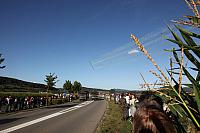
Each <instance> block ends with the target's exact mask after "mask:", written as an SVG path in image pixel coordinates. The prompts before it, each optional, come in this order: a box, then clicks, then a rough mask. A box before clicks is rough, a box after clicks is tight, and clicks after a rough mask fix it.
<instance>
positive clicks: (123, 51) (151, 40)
mask: <svg viewBox="0 0 200 133" xmlns="http://www.w3.org/2000/svg"><path fill="white" fill-rule="evenodd" d="M170 27H171V28H172V29H173V30H174V31H175V32H176V31H177V29H176V28H175V27H174V26H172V25H170ZM185 29H187V30H190V31H193V30H195V29H194V28H191V27H189V28H188V27H186V28H185ZM163 36H164V37H163ZM170 36H171V33H170V31H169V29H168V28H160V29H159V30H157V31H153V32H150V33H147V34H146V35H144V36H143V37H141V38H139V40H140V42H141V43H142V44H143V45H144V46H145V48H148V47H151V46H152V45H154V46H155V45H156V44H161V40H165V39H166V38H170ZM158 42H159V43H158ZM131 51H132V52H131ZM136 51H138V50H137V48H136V46H135V45H134V43H133V42H130V43H126V44H124V45H122V46H121V47H118V48H116V49H114V50H112V51H111V52H108V53H106V54H104V55H102V56H101V57H99V58H96V59H94V60H92V61H90V63H91V65H92V67H93V69H99V68H102V67H103V66H105V65H109V64H111V63H113V62H114V61H116V60H119V58H121V59H122V58H123V57H124V59H125V58H126V57H127V55H129V56H130V55H134V54H138V53H139V52H136Z"/></svg>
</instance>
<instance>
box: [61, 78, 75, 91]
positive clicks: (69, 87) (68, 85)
mask: <svg viewBox="0 0 200 133" xmlns="http://www.w3.org/2000/svg"><path fill="white" fill-rule="evenodd" d="M63 89H64V90H68V92H69V93H71V92H73V87H72V83H71V81H69V80H66V81H65V83H64V85H63Z"/></svg>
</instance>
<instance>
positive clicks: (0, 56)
mask: <svg viewBox="0 0 200 133" xmlns="http://www.w3.org/2000/svg"><path fill="white" fill-rule="evenodd" d="M4 60H5V59H4V58H2V54H0V64H1V63H2V62H3V61H4ZM5 67H6V66H0V69H3V68H5Z"/></svg>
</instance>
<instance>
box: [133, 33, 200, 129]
mask: <svg viewBox="0 0 200 133" xmlns="http://www.w3.org/2000/svg"><path fill="white" fill-rule="evenodd" d="M131 38H132V39H133V41H134V42H135V43H136V45H137V46H138V48H139V49H140V50H141V51H142V52H143V53H144V54H145V55H146V56H147V58H148V59H149V60H150V61H151V62H152V63H153V65H154V66H155V67H156V68H157V70H158V71H159V72H160V73H161V75H162V76H163V77H164V78H165V80H166V82H168V83H170V82H169V80H168V78H167V76H165V74H164V72H163V71H162V70H161V69H160V67H159V66H158V65H157V63H156V62H155V61H154V60H153V58H152V57H151V56H150V54H149V53H148V52H147V50H146V49H145V48H144V46H143V45H142V44H141V43H140V41H139V40H138V38H137V37H135V36H134V35H133V34H131ZM169 86H170V88H172V90H173V91H174V92H175V94H176V95H177V96H178V97H179V99H180V100H181V103H182V104H183V106H184V107H185V108H186V110H187V111H188V113H189V115H190V116H191V118H192V120H193V121H194V122H195V124H196V125H197V127H198V128H200V124H199V123H198V121H197V120H196V118H195V117H194V115H193V114H192V112H191V111H190V109H189V107H188V106H187V104H186V103H185V101H184V100H183V98H182V97H181V95H180V94H179V93H178V92H177V91H176V89H175V88H174V87H173V85H171V83H170V84H169Z"/></svg>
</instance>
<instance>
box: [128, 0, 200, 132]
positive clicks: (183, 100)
mask: <svg viewBox="0 0 200 133" xmlns="http://www.w3.org/2000/svg"><path fill="white" fill-rule="evenodd" d="M185 2H186V3H187V5H188V6H189V8H190V9H191V10H192V12H193V13H194V15H193V16H185V17H186V18H187V19H188V20H189V21H185V20H179V21H173V22H175V23H178V24H182V25H188V26H192V27H195V28H199V27H200V15H199V12H198V9H197V6H199V5H200V2H199V1H196V2H194V0H185ZM175 27H176V28H177V29H178V31H179V32H180V34H181V37H182V38H181V37H179V35H178V34H176V33H175V32H174V31H173V30H172V29H171V28H170V27H168V28H169V30H170V32H171V34H172V35H173V37H174V39H167V40H169V41H170V42H172V43H174V44H175V45H174V48H173V49H172V50H166V51H168V52H172V54H173V60H172V59H170V69H169V70H167V73H168V74H169V76H170V78H171V80H169V79H168V78H167V76H166V75H165V73H164V72H163V71H162V70H161V69H160V67H159V66H158V65H157V63H156V62H155V61H154V60H153V58H152V57H151V56H150V55H149V53H148V52H147V50H146V49H145V48H144V46H143V45H142V44H141V43H140V42H139V40H138V39H137V38H136V37H135V36H134V35H131V37H132V39H133V40H134V41H135V43H136V45H137V46H138V47H139V49H140V50H141V51H142V52H143V53H144V54H145V55H146V56H147V57H148V59H149V60H150V61H151V62H152V63H153V64H154V66H155V67H156V69H157V70H158V71H159V72H160V74H161V76H159V79H162V80H164V83H163V85H164V86H162V87H160V89H155V85H156V83H155V84H154V87H153V88H152V89H151V91H155V92H156V93H157V94H158V95H160V96H161V97H162V98H163V99H164V101H165V103H166V104H167V105H168V106H169V108H170V110H171V112H172V115H171V117H172V118H173V120H174V124H175V125H176V128H177V131H178V132H197V131H200V84H199V81H200V62H199V61H200V45H198V44H197V42H199V41H200V40H199V39H200V35H199V34H196V33H193V32H190V31H187V30H185V29H183V28H181V27H179V26H175ZM184 58H186V59H187V60H188V61H189V66H188V65H184ZM173 62H175V64H176V66H174V65H173ZM153 74H154V76H155V74H156V73H155V72H153ZM177 74H178V79H176V78H175V76H174V75H177ZM156 75H157V76H158V75H159V74H156ZM157 76H156V77H157ZM183 76H184V77H186V78H187V79H188V80H189V81H190V83H183V81H182V78H183ZM184 86H187V88H189V90H191V92H189V93H188V92H187V91H186V90H185V89H184ZM148 88H149V87H148Z"/></svg>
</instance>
